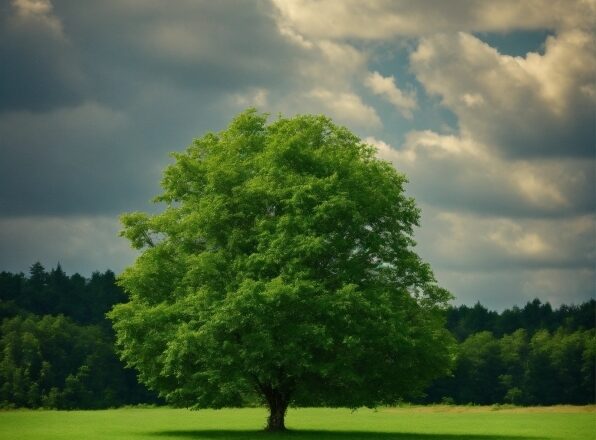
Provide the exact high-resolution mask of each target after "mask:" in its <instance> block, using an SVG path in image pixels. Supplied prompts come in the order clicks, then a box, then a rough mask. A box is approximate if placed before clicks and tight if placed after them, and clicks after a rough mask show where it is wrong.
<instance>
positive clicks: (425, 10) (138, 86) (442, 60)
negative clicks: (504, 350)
mask: <svg viewBox="0 0 596 440" xmlns="http://www.w3.org/2000/svg"><path fill="white" fill-rule="evenodd" d="M595 15H596V2H595V1H593V0H592V1H585V0H578V1H574V0H546V1H540V0H524V1H518V0H496V1H481V0H461V1H459V0H452V1H449V2H445V1H433V0H429V1H413V0H412V1H405V0H367V1H361V0H343V1H320V0H262V1H249V0H246V1H221V2H214V1H210V0H205V1H197V0H176V1H168V2H165V1H158V0H143V1H141V0H102V1H88V2H79V1H61V0H0V270H7V271H13V272H18V271H23V272H25V273H26V272H27V271H28V269H29V267H30V266H31V265H32V264H33V263H34V262H35V261H40V262H42V264H44V265H45V266H46V267H48V268H50V267H54V266H55V265H56V264H57V263H60V264H61V265H62V267H63V269H64V270H65V271H66V272H67V273H74V272H79V273H81V274H83V275H87V276H88V275H89V274H90V273H91V272H92V271H95V270H101V271H103V270H106V269H108V268H110V269H112V270H114V271H115V272H117V273H118V272H120V271H121V270H122V269H123V268H124V267H126V266H127V265H130V264H131V263H132V262H133V261H134V258H135V253H134V251H133V250H131V249H130V247H129V245H128V243H127V242H126V241H125V240H124V239H122V238H120V237H119V236H118V232H119V230H120V225H119V222H118V216H119V215H120V214H121V213H123V212H128V211H134V210H144V211H146V210H149V211H155V210H156V209H158V208H157V207H155V206H154V205H152V203H151V202H150V200H151V199H152V198H153V197H154V196H156V195H158V194H159V192H160V189H159V181H160V176H161V172H162V171H163V169H164V167H165V166H166V165H167V164H168V163H170V162H171V158H170V157H169V155H168V153H169V152H172V151H180V150H183V149H184V148H185V147H186V146H187V145H189V144H190V143H191V142H192V139H194V138H198V137H201V136H202V135H204V134H205V133H206V132H208V131H219V130H222V129H224V128H225V127H226V126H227V124H228V123H229V121H230V120H231V119H232V118H233V117H234V115H236V114H237V113H239V112H240V111H242V110H243V109H245V108H247V107H256V108H257V109H258V110H259V111H262V112H267V113H270V114H272V115H277V114H279V113H281V114H283V115H284V116H292V115H294V114H299V113H315V114H326V115H328V116H330V117H332V118H333V120H334V121H335V122H336V123H338V124H341V125H345V126H347V127H348V128H349V129H351V130H352V131H353V132H355V133H356V134H357V135H358V136H360V137H361V138H362V139H364V140H365V141H366V142H368V143H370V144H373V145H375V146H376V147H377V148H378V151H379V152H378V154H379V156H380V157H381V158H383V159H386V160H389V161H391V162H392V163H393V165H394V166H395V167H396V169H397V170H399V171H400V172H403V173H405V174H406V175H407V177H408V179H409V184H408V185H407V193H408V194H409V195H411V196H412V197H414V198H415V199H416V200H417V203H418V205H419V207H420V208H421V211H422V221H421V227H420V228H419V229H418V230H417V231H416V239H417V242H418V246H417V250H418V252H419V254H420V255H421V256H422V257H423V258H424V259H425V260H426V261H428V262H429V263H430V264H431V266H432V267H433V269H434V272H435V275H436V277H437V280H438V282H439V284H440V285H441V286H443V287H446V288H447V289H449V290H450V291H451V292H452V293H453V294H454V295H455V297H456V299H455V300H454V303H455V304H474V303H475V302H477V301H480V302H481V303H482V304H484V305H486V306H487V307H489V308H492V309H496V310H501V309H503V308H506V307H511V306H513V305H515V304H517V305H523V304H525V303H526V302H527V301H529V300H532V299H533V298H536V297H538V298H540V299H541V300H542V301H550V302H551V304H553V305H555V306H558V305H560V304H562V303H566V304H570V303H579V302H582V301H585V300H587V299H589V298H593V297H594V295H595V292H594V290H595V285H596V277H595V259H594V253H595V249H596V246H595V245H596V228H595V225H596V223H595V221H594V220H595V211H594V208H595V197H596V195H595V188H596V187H595V179H594V177H595V176H594V173H595V168H596V167H595V165H596V163H595V121H596V118H595V116H596V115H595V108H596V107H595V104H596V85H595V74H596V54H595V47H596V46H595V45H594V32H593V31H592V25H593V23H594V22H595V20H594V19H595Z"/></svg>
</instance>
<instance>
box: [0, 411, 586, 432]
mask: <svg viewBox="0 0 596 440" xmlns="http://www.w3.org/2000/svg"><path fill="white" fill-rule="evenodd" d="M265 417H266V411H265V409H261V408H247V409H230V410H220V411H213V410H204V411H189V410H183V409H170V408H154V409H153V408H151V409H149V408H125V409H115V410H106V411H28V410H27V411H25V410H17V411H2V412H0V438H1V439H6V440H9V439H10V440H32V439H35V440H58V439H60V440H80V439H86V440H99V439H110V440H120V439H122V440H135V439H136V440H149V439H153V440H191V439H192V440H224V439H230V440H252V439H272V440H273V439H275V440H276V439H281V438H288V439H291V440H305V439H308V440H595V439H596V406H593V405H592V406H584V407H569V406H558V407H547V408H504V407H461V406H427V407H403V408H402V407H400V408H380V409H378V410H376V411H375V410H369V409H359V410H357V411H354V412H352V411H350V410H347V409H328V408H321V409H310V408H306V409H290V410H289V412H288V415H287V426H288V427H289V428H290V429H291V432H290V433H289V434H267V433H263V432H261V429H262V427H263V426H264V423H265Z"/></svg>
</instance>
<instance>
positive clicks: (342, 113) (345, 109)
mask: <svg viewBox="0 0 596 440" xmlns="http://www.w3.org/2000/svg"><path fill="white" fill-rule="evenodd" d="M307 96H308V97H309V98H312V99H314V100H315V101H317V102H318V104H319V105H320V106H321V107H323V108H324V109H325V110H327V111H328V112H329V113H331V115H332V116H333V117H334V118H337V120H338V121H339V122H341V123H344V124H349V125H356V126H359V127H371V128H375V127H380V126H382V123H381V119H380V118H379V115H377V112H376V111H375V109H374V108H372V107H371V106H369V105H366V104H365V103H364V102H362V99H360V97H359V96H358V95H356V94H354V93H349V92H341V91H340V92H335V91H331V90H327V89H322V88H316V89H313V90H311V91H310V93H309V94H308V95H307Z"/></svg>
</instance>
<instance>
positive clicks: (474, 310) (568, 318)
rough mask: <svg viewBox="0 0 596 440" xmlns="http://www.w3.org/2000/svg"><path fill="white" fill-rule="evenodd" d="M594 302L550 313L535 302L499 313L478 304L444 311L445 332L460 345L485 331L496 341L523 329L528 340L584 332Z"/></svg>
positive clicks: (594, 315)
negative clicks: (536, 335) (558, 332)
mask: <svg viewBox="0 0 596 440" xmlns="http://www.w3.org/2000/svg"><path fill="white" fill-rule="evenodd" d="M595 321H596V300H594V299H591V300H590V301H587V302H584V303H582V304H580V305H577V306H576V305H571V306H568V305H562V306H561V307H560V308H558V309H556V310H553V308H552V307H551V305H550V304H549V303H542V302H540V300H539V299H535V300H533V301H530V302H528V303H527V304H526V305H525V306H524V307H523V308H519V307H517V306H515V307H513V308H511V309H506V310H504V311H503V312H501V313H497V312H494V311H489V310H488V309H487V308H486V307H484V306H482V305H481V304H480V303H476V304H475V305H474V306H473V307H469V306H466V305H462V306H459V307H450V308H449V309H448V311H447V328H448V329H449V330H450V331H451V332H452V333H453V334H454V335H455V336H456V337H457V339H458V341H460V342H461V341H463V340H465V339H466V338H468V337H469V336H470V335H472V334H474V333H478V332H481V331H489V332H491V333H493V334H494V335H495V336H497V337H501V336H503V335H506V334H510V333H513V332H514V331H516V330H517V329H524V330H526V332H527V333H528V334H529V335H530V336H531V335H533V334H534V333H535V332H536V331H538V330H548V331H549V332H554V331H555V330H557V329H560V328H562V329H565V330H567V331H570V332H573V331H575V330H587V329H591V328H594V326H595V323H596V322H595Z"/></svg>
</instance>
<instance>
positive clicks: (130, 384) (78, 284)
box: [0, 263, 596, 409]
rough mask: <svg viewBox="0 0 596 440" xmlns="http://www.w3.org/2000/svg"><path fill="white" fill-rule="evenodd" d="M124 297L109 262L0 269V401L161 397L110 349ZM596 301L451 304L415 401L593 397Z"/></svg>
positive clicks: (537, 401) (38, 403)
mask: <svg viewBox="0 0 596 440" xmlns="http://www.w3.org/2000/svg"><path fill="white" fill-rule="evenodd" d="M125 301H126V295H125V294H124V292H123V290H122V288H121V287H119V286H118V285H117V284H116V277H115V274H114V273H113V272H111V271H109V270H108V271H105V272H103V273H101V272H94V273H93V274H92V275H91V277H90V278H85V277H83V276H81V275H79V274H74V275H71V276H69V275H67V274H66V273H65V272H64V271H63V270H62V268H61V267H60V265H58V266H57V267H55V268H53V269H50V270H49V271H48V270H46V269H45V268H44V267H43V266H42V265H41V264H40V263H35V264H33V265H32V266H31V269H30V271H29V273H28V274H27V275H25V274H23V273H10V272H1V273H0V319H1V331H0V407H4V408H19V407H25V408H41V407H43V408H57V409H75V408H81V409H98V408H111V407H118V406H123V405H135V404H163V403H164V402H163V401H162V400H161V399H160V398H159V397H158V396H157V395H156V394H155V393H153V392H151V391H149V390H147V389H146V388H145V387H144V386H143V385H140V384H139V383H138V382H137V379H136V375H135V372H134V371H132V370H130V369H127V368H125V365H123V364H122V362H121V361H120V360H119V359H118V356H117V354H116V352H115V349H114V334H113V331H112V327H111V322H110V321H109V320H107V318H106V313H107V312H108V311H109V310H111V308H112V307H113V305H114V304H118V303H122V302H125ZM595 316H596V301H595V300H594V299H592V300H590V301H587V302H584V303H582V304H579V305H562V306H560V307H558V308H556V309H554V308H553V307H551V305H550V304H549V303H548V302H546V303H543V302H541V301H540V300H539V299H535V300H533V301H531V302H528V303H527V304H526V305H525V306H523V307H512V308H510V309H506V310H504V311H502V312H500V313H499V312H495V311H490V310H488V309H487V308H485V307H484V306H482V305H481V304H479V303H477V304H475V305H474V306H471V307H470V306H466V305H462V306H457V307H455V306H451V307H449V308H448V309H447V310H446V313H445V322H446V326H447V328H448V329H449V330H450V331H451V332H452V334H453V335H454V337H455V338H456V340H457V342H458V344H457V351H456V356H455V361H454V364H453V366H452V369H451V374H450V375H449V376H447V377H443V378H440V379H438V380H436V381H435V382H434V383H432V384H430V386H429V387H428V388H427V389H426V391H425V393H424V394H423V395H420V396H418V398H416V399H413V401H414V403H457V404H482V405H485V404H504V403H509V404H516V405H553V404H589V403H594V401H595V396H594V392H595V378H594V376H595V367H596V366H595V359H596V337H595Z"/></svg>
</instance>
